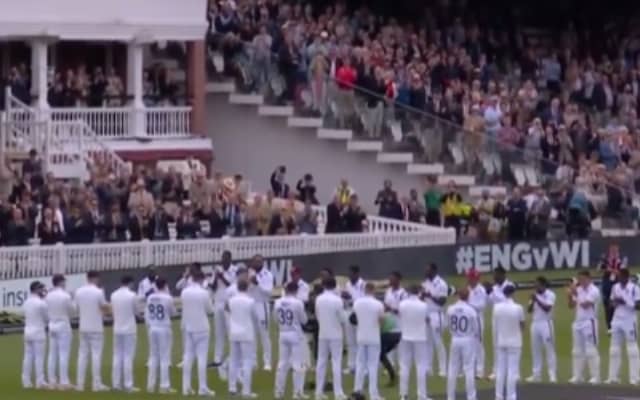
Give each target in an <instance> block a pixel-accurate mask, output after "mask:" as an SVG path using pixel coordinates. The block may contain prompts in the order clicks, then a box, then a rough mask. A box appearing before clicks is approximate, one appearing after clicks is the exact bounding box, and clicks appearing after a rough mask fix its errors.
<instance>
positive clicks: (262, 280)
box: [249, 267, 273, 303]
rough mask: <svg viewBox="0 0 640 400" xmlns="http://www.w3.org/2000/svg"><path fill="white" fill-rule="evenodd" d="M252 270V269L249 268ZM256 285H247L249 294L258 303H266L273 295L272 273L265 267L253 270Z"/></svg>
mask: <svg viewBox="0 0 640 400" xmlns="http://www.w3.org/2000/svg"><path fill="white" fill-rule="evenodd" d="M251 271H253V270H251ZM255 277H256V280H257V281H258V284H257V285H254V284H250V285H249V295H250V296H251V297H252V298H253V299H254V300H255V301H256V302H258V303H268V302H269V301H270V300H271V296H272V295H273V274H272V273H271V272H270V271H269V270H268V269H267V268H265V267H262V268H261V269H260V271H256V272H255Z"/></svg>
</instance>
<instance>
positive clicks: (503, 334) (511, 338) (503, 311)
mask: <svg viewBox="0 0 640 400" xmlns="http://www.w3.org/2000/svg"><path fill="white" fill-rule="evenodd" d="M522 322H524V308H522V306H521V305H520V304H518V303H516V302H514V301H513V299H510V298H507V299H505V300H504V301H502V302H500V303H498V304H496V305H495V306H494V307H493V334H494V335H495V337H496V340H495V345H496V346H497V347H522V329H521V323H522Z"/></svg>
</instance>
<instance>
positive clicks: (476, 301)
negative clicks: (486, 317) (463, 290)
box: [469, 284, 489, 317]
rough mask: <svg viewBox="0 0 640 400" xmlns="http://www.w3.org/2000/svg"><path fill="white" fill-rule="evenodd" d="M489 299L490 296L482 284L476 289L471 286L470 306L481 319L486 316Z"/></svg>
mask: <svg viewBox="0 0 640 400" xmlns="http://www.w3.org/2000/svg"><path fill="white" fill-rule="evenodd" d="M488 299H489V296H488V295H487V290H486V289H485V288H484V286H482V285H480V284H478V285H476V286H475V287H472V286H469V305H470V306H471V307H473V308H474V309H475V310H476V311H477V312H478V316H479V317H482V315H483V314H484V310H485V309H486V308H487V301H488Z"/></svg>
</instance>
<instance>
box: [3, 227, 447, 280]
mask: <svg viewBox="0 0 640 400" xmlns="http://www.w3.org/2000/svg"><path fill="white" fill-rule="evenodd" d="M453 243H455V232H454V231H453V230H452V229H432V230H427V231H416V232H387V233H384V232H378V233H352V234H328V235H299V236H270V237H260V236H257V237H248V238H222V239H195V240H178V241H175V240H169V241H158V242H150V241H142V242H125V243H108V244H89V245H64V244H58V245H52V246H41V245H34V246H23V247H4V248H0V281H1V280H10V279H24V278H42V277H47V276H51V275H53V274H56V273H63V274H82V273H86V272H88V271H91V270H95V271H116V270H126V269H140V268H146V267H149V266H150V265H153V266H155V267H171V266H178V265H188V264H192V263H194V262H200V263H211V262H217V261H219V260H220V258H221V257H222V253H223V252H224V251H225V250H229V251H231V253H232V254H233V256H234V258H236V259H238V260H243V259H249V258H251V257H253V256H254V255H255V254H261V255H263V256H264V257H267V258H275V257H293V256H303V255H313V254H327V253H338V252H352V251H365V250H377V249H393V248H407V247H423V246H437V245H450V244H453Z"/></svg>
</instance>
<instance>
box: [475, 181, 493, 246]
mask: <svg viewBox="0 0 640 400" xmlns="http://www.w3.org/2000/svg"><path fill="white" fill-rule="evenodd" d="M494 209H495V200H494V199H493V198H492V197H491V196H490V195H489V191H488V190H487V189H484V190H483V191H482V196H481V198H480V200H479V201H478V204H477V205H476V213H477V215H478V239H480V240H483V241H486V240H489V238H490V237H489V224H490V223H491V220H492V219H493V211H494Z"/></svg>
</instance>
